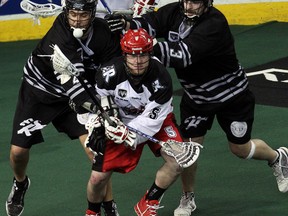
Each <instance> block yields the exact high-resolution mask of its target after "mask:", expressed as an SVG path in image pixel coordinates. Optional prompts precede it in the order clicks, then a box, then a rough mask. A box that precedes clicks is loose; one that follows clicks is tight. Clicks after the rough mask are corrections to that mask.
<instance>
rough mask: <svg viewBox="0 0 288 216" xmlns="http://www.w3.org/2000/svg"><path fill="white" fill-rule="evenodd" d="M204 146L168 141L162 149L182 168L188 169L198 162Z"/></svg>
mask: <svg viewBox="0 0 288 216" xmlns="http://www.w3.org/2000/svg"><path fill="white" fill-rule="evenodd" d="M200 148H202V146H201V145H200V144H198V143H195V142H192V141H190V142H178V141H176V140H168V141H167V142H164V143H163V144H162V149H163V151H164V152H166V154H167V155H169V156H171V157H174V158H175V160H176V162H177V163H178V164H179V166H180V167H182V168H187V167H189V166H191V165H192V164H193V163H195V162H196V160H197V159H198V157H199V155H200Z"/></svg>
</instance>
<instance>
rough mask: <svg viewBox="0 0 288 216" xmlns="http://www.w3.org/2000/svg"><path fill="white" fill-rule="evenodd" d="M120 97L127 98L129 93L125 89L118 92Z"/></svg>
mask: <svg viewBox="0 0 288 216" xmlns="http://www.w3.org/2000/svg"><path fill="white" fill-rule="evenodd" d="M118 95H119V96H120V97H121V98H125V97H126V96H127V91H126V90H124V89H119V90H118Z"/></svg>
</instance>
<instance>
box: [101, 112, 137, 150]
mask: <svg viewBox="0 0 288 216" xmlns="http://www.w3.org/2000/svg"><path fill="white" fill-rule="evenodd" d="M110 119H111V120H112V121H113V122H115V124H116V126H115V127H114V126H112V125H109V123H108V121H107V120H105V134H106V136H107V138H108V139H110V140H112V141H114V142H115V143H117V144H121V143H124V144H125V145H126V146H129V147H131V148H132V149H135V148H136V143H135V141H136V134H135V133H134V132H133V131H130V130H129V129H128V128H127V126H125V125H124V124H123V122H121V121H120V120H119V119H118V118H117V117H110Z"/></svg>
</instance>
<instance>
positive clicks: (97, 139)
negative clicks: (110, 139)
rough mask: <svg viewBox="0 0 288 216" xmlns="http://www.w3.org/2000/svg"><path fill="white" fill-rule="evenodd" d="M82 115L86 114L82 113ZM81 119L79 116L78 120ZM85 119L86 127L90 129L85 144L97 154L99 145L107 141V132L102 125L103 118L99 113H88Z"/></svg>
mask: <svg viewBox="0 0 288 216" xmlns="http://www.w3.org/2000/svg"><path fill="white" fill-rule="evenodd" d="M82 117H84V116H83V115H82ZM79 120H80V119H79V118H78V121H79ZM82 120H83V119H82ZM85 120H86V123H85V128H86V129H87V130H88V136H87V138H86V140H85V142H84V144H85V146H86V148H89V150H90V151H92V152H93V154H94V155H95V156H96V155H97V154H98V151H99V146H100V145H102V144H103V143H104V142H105V135H104V134H105V133H104V129H103V127H102V122H103V119H102V117H101V116H100V115H98V114H91V113H89V114H88V115H86V119H85ZM85 120H84V121H85ZM79 122H80V121H79ZM80 123H81V122H80Z"/></svg>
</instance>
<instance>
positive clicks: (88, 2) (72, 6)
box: [64, 0, 98, 29]
mask: <svg viewBox="0 0 288 216" xmlns="http://www.w3.org/2000/svg"><path fill="white" fill-rule="evenodd" d="M97 3H98V0H65V7H64V11H65V14H66V18H67V22H68V24H69V20H68V19H69V17H68V14H69V10H76V11H89V12H90V13H91V16H90V21H89V24H88V27H89V26H90V25H91V23H92V21H93V20H94V18H95V13H96V7H97ZM69 26H70V25H69ZM88 27H87V28H86V29H88Z"/></svg>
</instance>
